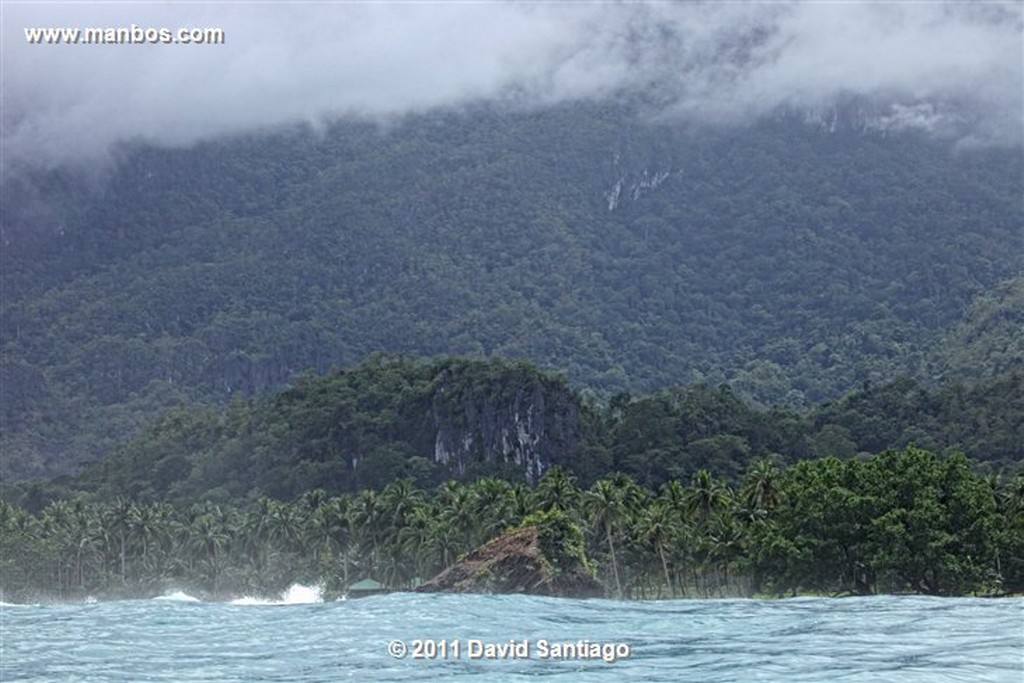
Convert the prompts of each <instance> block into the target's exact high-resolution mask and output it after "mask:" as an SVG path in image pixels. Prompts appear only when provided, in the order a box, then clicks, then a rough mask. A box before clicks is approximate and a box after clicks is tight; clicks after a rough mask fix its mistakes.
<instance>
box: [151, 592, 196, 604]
mask: <svg viewBox="0 0 1024 683" xmlns="http://www.w3.org/2000/svg"><path fill="white" fill-rule="evenodd" d="M153 599H154V600H170V601H172V602H201V601H200V600H199V598H196V597H193V596H191V595H189V594H188V593H185V592H184V591H174V592H173V593H167V594H166V595H160V596H158V597H155V598H153Z"/></svg>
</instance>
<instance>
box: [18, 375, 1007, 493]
mask: <svg viewBox="0 0 1024 683" xmlns="http://www.w3.org/2000/svg"><path fill="white" fill-rule="evenodd" d="M1022 416H1024V373H1022V372H1015V373H1010V374H1008V375H1006V376H1004V377H1002V378H1000V379H998V380H996V381H993V382H989V383H983V384H980V385H978V386H977V387H975V388H967V387H964V386H962V385H949V386H947V387H944V388H943V389H940V390H935V391H928V390H926V389H924V388H922V387H921V386H920V385H918V384H916V383H915V382H913V381H910V380H900V381H897V382H892V383H886V384H881V385H878V386H866V387H862V388H861V389H859V390H857V391H855V392H852V393H851V394H849V395H847V396H845V397H843V398H842V399H841V400H839V401H835V402H833V403H828V404H824V405H821V406H818V407H816V408H815V409H813V410H810V411H806V412H796V411H793V410H787V409H783V408H775V409H773V410H769V411H762V410H755V409H752V408H751V407H750V406H748V405H747V404H745V403H744V402H743V401H742V400H740V399H739V398H738V397H737V396H736V395H735V394H734V393H733V392H732V390H730V389H729V388H728V387H727V386H724V385H723V386H720V387H710V386H707V385H696V386H693V387H688V388H674V389H670V390H665V391H659V392H656V393H653V394H649V395H646V396H636V397H631V396H629V395H626V394H617V395H616V396H614V397H613V398H612V399H611V400H610V401H609V402H608V404H607V405H598V404H595V403H594V402H593V401H592V399H591V398H588V396H587V395H586V394H583V393H581V392H576V391H573V390H572V389H571V388H570V387H569V386H568V384H567V381H566V379H565V378H564V377H561V376H557V375H552V374H549V373H544V372H541V371H539V370H537V369H536V368H534V367H533V366H531V365H530V364H528V363H524V362H515V363H511V362H508V361H502V360H491V361H472V360H465V359H441V360H437V361H431V362H425V361H414V360H412V359H409V358H403V357H389V356H382V355H376V356H374V357H372V358H371V359H370V360H369V361H367V362H366V363H363V364H361V365H359V366H357V367H355V368H352V369H350V370H346V371H337V372H332V373H329V374H328V375H326V376H324V377H306V378H303V379H302V380H300V381H299V382H298V383H297V384H296V386H294V387H291V388H289V389H287V390H285V391H283V392H280V393H277V394H273V395H264V396H261V397H258V398H255V399H252V400H243V399H242V398H240V397H236V398H235V399H234V400H233V401H232V402H231V403H230V405H228V406H227V407H226V408H225V409H224V410H222V411H216V410H213V409H210V408H208V407H205V406H194V407H191V408H181V409H177V410H173V411H170V412H168V413H167V414H165V415H164V416H163V417H162V418H161V419H160V420H158V421H156V422H155V423H154V424H152V425H150V426H149V427H147V428H146V429H144V430H143V432H142V433H141V434H140V435H139V436H138V437H137V438H135V439H133V440H132V441H130V442H129V443H128V444H126V445H124V446H122V447H120V448H118V449H117V450H116V451H115V452H114V453H113V454H112V455H111V456H110V457H109V458H107V459H106V460H104V461H103V462H101V463H98V464H96V465H94V466H92V467H90V468H89V469H88V470H87V471H86V472H85V473H83V475H81V476H80V477H78V478H75V479H68V478H65V479H62V480H58V481H55V482H53V483H52V484H48V485H47V486H44V487H42V488H39V487H38V485H35V484H32V485H27V486H24V485H23V486H20V487H15V488H8V489H5V490H3V491H0V494H2V495H3V497H4V498H6V499H7V500H11V501H17V502H20V503H21V504H24V505H26V506H27V507H29V508H30V509H37V508H39V507H41V506H42V505H43V504H45V502H46V501H47V500H49V499H51V498H53V497H67V498H72V497H74V495H75V494H76V493H86V494H87V495H89V496H90V497H91V498H93V499H96V500H103V501H111V500H114V499H116V498H118V497H120V496H125V497H127V498H130V499H135V500H141V501H169V502H173V503H175V504H190V503H193V502H197V501H217V502H223V503H238V502H241V501H245V500H251V499H253V497H256V496H260V495H264V496H271V497H274V498H278V499H282V500H291V499H294V498H296V497H298V496H300V495H302V494H304V493H306V492H308V491H311V490H315V489H322V490H324V491H327V492H330V493H353V494H354V493H357V492H359V491H363V490H367V489H374V490H379V489H381V488H383V487H385V486H387V485H388V484H390V483H391V482H394V481H396V480H399V479H409V480H411V481H412V482H413V483H414V484H415V485H416V486H418V487H421V488H423V489H426V490H430V489H434V488H436V487H437V486H440V485H441V484H442V483H443V482H445V481H448V480H452V479H456V480H461V481H464V482H472V481H475V480H477V479H479V478H481V477H500V478H502V479H505V480H507V481H510V482H513V483H522V484H536V483H537V482H538V481H539V480H540V479H541V478H542V477H543V476H544V475H545V474H547V473H549V472H551V471H552V470H554V469H556V468H561V469H562V470H563V471H567V472H570V473H572V474H573V475H574V476H576V477H578V478H579V480H580V481H581V482H583V483H585V484H586V485H590V484H591V483H593V482H595V481H597V480H599V479H601V478H602V477H607V476H612V475H614V474H616V473H619V474H625V475H627V476H628V477H630V478H632V479H633V480H634V481H636V482H637V483H638V484H641V485H643V486H644V487H646V488H648V489H650V490H657V489H659V488H660V487H661V486H662V485H664V484H666V483H667V482H669V481H671V480H678V481H684V482H685V481H690V480H691V479H692V478H693V477H694V476H695V475H696V474H697V473H698V472H699V471H700V470H707V471H709V472H711V473H712V474H714V475H715V476H717V477H720V478H722V479H723V480H724V481H726V482H729V483H730V484H732V485H734V486H735V485H738V484H739V481H740V478H741V476H742V473H743V472H744V471H745V470H746V469H747V468H748V466H750V465H751V463H753V462H754V461H756V460H760V459H765V458H768V459H772V460H774V461H775V462H776V464H785V463H793V462H796V461H798V460H811V459H818V458H825V457H829V456H834V457H838V458H841V459H851V458H854V457H858V456H864V455H867V454H873V453H881V452H883V451H886V450H888V449H898V448H905V447H907V446H910V445H915V444H916V445H918V446H920V447H923V448H927V449H929V450H931V451H932V452H933V453H935V454H937V455H940V456H949V455H952V454H954V453H965V454H967V455H968V456H969V457H970V458H971V459H972V460H974V461H975V462H978V463H984V466H985V467H986V468H988V470H989V471H990V472H996V473H999V472H1006V473H1012V472H1013V471H1014V470H1015V469H1016V468H1018V467H1019V466H1020V464H1021V463H1022V462H1024V419H1022Z"/></svg>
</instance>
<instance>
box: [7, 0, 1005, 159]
mask: <svg viewBox="0 0 1024 683" xmlns="http://www.w3.org/2000/svg"><path fill="white" fill-rule="evenodd" d="M2 18H3V25H2V41H3V48H2V58H3V62H2V96H3V97H2V105H3V110H2V117H0V131H2V145H3V152H4V157H5V159H4V161H5V166H6V165H7V164H11V163H15V164H17V163H21V162H25V161H27V160H31V161H34V162H38V163H42V164H54V163H60V162H62V161H65V160H68V159H89V158H96V157H101V156H102V155H103V154H104V153H105V151H106V150H108V149H109V148H110V146H111V144H112V143H114V142H117V141H120V140H128V139H138V138H144V139H148V140H152V141H154V142H158V143H161V144H188V143H190V142H193V141H195V140H198V139H202V138H206V137H211V136H215V135H219V134H224V133H231V132H239V131H246V130H252V129H258V128H260V127H264V126H272V125H278V124H282V123H289V122H296V121H307V122H311V123H314V124H318V123H320V122H322V121H325V120H329V119H330V118H333V117H336V116H360V117H384V116H393V115H401V114H403V113H407V112H416V111H424V110H427V109H430V108H433V107H438V106H457V105H460V104H467V103H474V102H481V101H493V100H497V101H504V102H508V103H510V104H513V105H515V106H543V105H546V104H550V103H557V102H562V101H567V100H575V99H598V98H606V97H612V96H615V95H616V94H620V93H623V92H629V91H630V90H635V89H640V88H653V89H654V90H653V92H656V93H657V99H658V101H659V102H660V103H661V107H662V110H663V111H664V113H665V114H666V115H668V116H676V117H683V118H696V119H700V120H703V121H711V122H715V121H731V122H741V121H744V120H748V119H753V118H755V117H756V116H759V115H763V114H765V113H767V112H770V111H772V110H773V109H775V108H777V107H779V106H782V105H787V106H792V107H797V108H804V109H810V110H818V109H823V108H827V107H829V106H831V104H832V103H833V102H835V101H836V100H837V99H839V98H845V97H849V96H865V97H870V98H872V99H874V100H877V101H878V102H879V103H880V104H881V105H882V106H883V111H884V112H886V113H887V115H888V116H889V120H890V121H891V122H893V123H896V122H903V123H904V124H907V125H919V126H925V127H928V126H938V127H939V128H942V129H945V128H944V125H943V118H942V117H946V119H950V118H956V117H958V116H960V114H959V113H958V112H960V111H961V110H960V109H959V107H965V108H966V109H968V110H969V111H970V112H971V114H970V119H969V125H968V124H964V123H963V122H961V126H960V127H959V128H958V132H957V135H958V136H959V137H960V138H962V139H965V141H967V142H972V141H973V142H980V143H983V144H989V143H995V144H1006V143H1008V142H1010V143H1015V142H1019V141H1020V139H1021V128H1022V125H1024V124H1022V118H1024V114H1022V88H1024V85H1022V82H1024V74H1022V64H1024V43H1022V34H1024V31H1022V10H1021V6H1020V5H1019V4H1015V3H1009V4H987V5H977V4H951V5H940V4H936V3H909V2H904V3H893V4H881V3H870V4H869V3H856V2H827V3H826V2H821V3H810V2H804V3H799V4H764V3H758V4H726V3H720V4H719V3H715V4H711V3H708V4H682V5H681V4H667V3H658V4H608V3H601V4H598V3H592V4H566V3H560V4H528V3H517V4H511V3H503V2H478V3H454V2H447V3H433V2H422V3H403V4H379V3H376V4H351V3H346V4H340V3H323V2H320V3H290V4H285V3H239V2H234V3H206V2H204V3H165V4H124V3H119V4H113V3H111V4H84V3H66V4H38V3H26V4H17V3H14V2H10V1H5V2H4V3H3V5H2ZM132 24H136V25H138V26H140V27H144V28H148V27H168V28H172V29H177V28H179V27H194V26H199V27H219V28H222V29H223V30H224V32H225V35H226V39H227V42H226V44H224V45H212V46H185V45H108V46H84V45H78V46H67V45H29V44H28V43H27V42H26V40H25V33H24V29H25V28H26V27H46V26H54V27H76V26H78V27H118V26H130V25H132Z"/></svg>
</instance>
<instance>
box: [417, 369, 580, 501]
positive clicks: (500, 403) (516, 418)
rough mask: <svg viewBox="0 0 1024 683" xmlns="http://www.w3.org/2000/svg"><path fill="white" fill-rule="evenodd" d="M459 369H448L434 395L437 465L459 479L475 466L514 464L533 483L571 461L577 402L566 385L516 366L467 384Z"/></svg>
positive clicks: (575, 446)
mask: <svg viewBox="0 0 1024 683" xmlns="http://www.w3.org/2000/svg"><path fill="white" fill-rule="evenodd" d="M459 370H461V369H459ZM459 370H448V371H446V373H445V374H444V375H443V376H442V377H440V378H439V379H438V382H437V386H436V389H435V391H434V394H433V397H432V405H431V415H432V417H433V421H434V433H435V439H434V459H435V460H436V461H437V462H439V463H441V464H444V465H447V466H448V467H449V469H450V470H451V471H452V472H453V474H455V475H457V476H463V475H465V474H466V469H467V467H469V466H471V465H472V464H473V463H474V462H487V463H494V462H498V463H500V464H506V463H508V464H511V463H515V465H516V467H517V469H522V471H523V472H524V473H525V475H526V480H527V481H528V482H529V483H531V484H535V483H536V482H537V481H538V480H539V479H540V478H541V476H542V475H543V473H544V472H545V471H546V470H547V469H548V468H550V467H551V466H552V465H555V464H560V463H562V462H567V461H570V460H571V459H572V458H573V456H574V455H575V452H576V451H577V450H578V448H579V444H580V435H579V434H580V427H579V421H580V414H579V404H578V403H577V400H576V397H575V396H574V395H573V393H572V392H571V391H570V390H569V389H568V388H567V387H566V386H565V385H564V384H562V383H560V382H558V381H555V380H553V379H551V378H547V377H544V376H543V375H541V374H540V373H537V372H536V371H534V370H531V371H528V372H523V371H521V370H517V369H515V368H508V369H505V370H504V371H503V372H502V373H501V375H499V376H496V377H493V378H491V381H490V382H486V383H479V384H475V383H474V384H469V383H468V382H466V381H465V379H464V378H462V377H459V376H458V375H459ZM467 385H468V386H467Z"/></svg>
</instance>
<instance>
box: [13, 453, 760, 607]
mask: <svg viewBox="0 0 1024 683" xmlns="http://www.w3.org/2000/svg"><path fill="white" fill-rule="evenodd" d="M777 477H778V470H777V468H776V467H775V465H774V464H773V463H771V462H769V461H764V462H761V463H758V464H756V465H754V466H753V467H752V468H751V470H750V472H749V476H748V480H747V483H746V485H745V486H744V487H743V488H742V489H741V490H740V491H738V492H736V491H733V490H732V489H731V488H730V487H728V486H727V485H726V484H725V483H724V482H723V481H722V480H719V479H717V478H715V477H714V476H712V475H711V474H710V473H708V472H707V471H700V472H698V473H697V475H696V476H695V477H694V478H693V480H692V482H691V483H690V485H689V486H684V485H682V484H681V483H680V482H677V481H673V482H670V483H669V484H667V485H665V486H664V487H663V488H662V489H661V491H659V492H657V493H653V492H650V491H647V490H645V489H644V488H642V487H640V486H639V485H637V484H636V483H635V482H634V481H633V480H632V479H630V478H629V477H627V476H625V475H622V474H616V475H613V476H611V477H609V478H606V479H602V480H600V481H598V482H596V483H595V484H594V485H593V486H591V487H590V488H589V489H583V488H581V487H580V486H579V485H578V484H577V481H576V480H575V478H574V477H573V476H572V475H570V474H568V473H567V472H565V471H563V470H561V469H558V468H555V469H552V470H550V471H549V472H548V473H547V475H546V476H545V477H544V478H543V479H542V480H541V481H540V482H539V484H538V485H537V486H536V487H535V488H532V489H531V488H529V487H527V486H525V485H523V484H516V483H510V482H508V481H505V480H501V479H495V478H484V479H479V480H477V481H475V482H472V483H459V482H454V481H452V482H448V483H445V484H444V485H442V486H441V487H439V489H437V490H436V491H434V492H431V493H430V494H429V495H428V493H427V492H425V491H422V490H420V489H418V488H416V487H415V486H414V485H413V484H412V483H411V482H410V481H409V480H398V481H394V482H392V483H391V484H389V485H387V486H386V487H385V488H384V489H382V490H381V491H379V492H375V491H363V492H361V493H359V494H357V495H352V496H331V495H328V494H327V493H325V492H324V491H322V490H315V491H311V492H308V493H306V494H304V495H303V496H301V497H300V498H299V499H297V500H295V501H293V502H282V501H276V500H271V499H268V498H265V497H260V498H256V499H255V500H253V501H251V502H250V503H249V504H247V505H244V506H232V505H222V504H215V503H209V502H207V503H200V504H195V505H192V506H190V507H187V508H180V509H178V508H174V507H172V506H170V505H168V504H166V503H138V502H133V501H130V500H127V499H124V498H119V499H116V500H114V501H112V502H106V503H89V502H83V501H74V502H72V501H65V500H61V501H57V502H54V503H52V504H50V505H49V506H48V507H46V508H45V509H44V510H43V511H42V512H41V513H40V514H39V515H38V516H33V515H31V514H29V513H27V512H26V511H24V510H22V509H20V508H16V507H14V506H12V505H9V504H7V503H3V502H0V570H2V576H0V581H2V586H0V587H2V588H3V589H4V590H5V591H6V592H7V593H8V594H17V593H31V592H52V593H56V594H58V595H59V596H62V597H73V596H76V595H79V596H82V595H87V594H96V593H107V594H147V593H153V592H158V591H160V590H163V589H165V588H166V587H169V586H179V587H187V588H190V589H191V590H195V591H198V592H205V593H207V594H210V595H228V594H272V593H276V592H279V591H281V590H283V589H284V588H286V587H287V586H288V585H290V584H291V583H293V582H303V583H307V582H320V583H322V584H323V585H325V586H326V587H327V588H328V589H329V590H335V591H341V590H343V589H344V588H345V587H347V586H348V585H350V584H351V583H352V582H354V581H355V580H358V579H360V578H363V577H365V576H370V577H373V578H376V579H378V580H380V581H382V582H383V583H384V584H385V585H388V586H391V587H394V588H402V587H409V586H412V585H414V584H415V583H417V582H418V581H420V580H422V579H427V578H430V577H431V576H433V575H434V574H436V573H437V572H439V571H440V570H442V569H444V568H445V567H447V566H450V565H451V564H452V563H454V562H455V561H456V560H457V559H458V557H459V556H460V555H462V554H464V553H466V552H468V551H469V550H471V549H473V548H475V547H477V546H479V545H481V544H483V543H485V542H486V541H488V540H489V539H491V538H494V537H496V536H498V535H499V534H501V533H502V532H503V531H505V530H506V529H509V528H511V527H514V526H516V525H518V524H519V523H520V522H521V521H522V520H523V519H524V518H525V517H527V516H528V515H529V514H531V513H533V512H536V511H546V510H552V509H558V510H560V511H562V512H564V513H566V514H567V515H568V516H569V518H570V519H571V520H573V521H574V522H575V523H577V524H578V525H579V526H580V528H581V529H582V530H583V531H584V534H585V538H586V540H587V544H588V548H587V549H588V556H589V557H590V558H591V561H592V563H593V565H594V567H595V569H596V571H597V572H598V574H599V577H600V578H601V579H603V580H604V582H605V585H606V586H607V587H608V592H609V594H610V595H615V596H622V597H631V596H632V597H653V596H671V595H710V594H724V593H738V592H743V591H747V590H749V589H750V586H749V582H747V583H745V582H744V577H743V576H742V575H741V573H740V572H738V571H737V570H742V569H743V566H744V565H743V562H741V560H742V559H743V556H744V549H745V544H746V543H747V539H748V536H749V534H748V533H747V531H748V530H749V528H750V527H751V525H752V524H754V523H756V522H757V521H758V520H760V519H762V518H764V517H765V516H766V515H767V514H768V513H769V512H770V510H771V509H772V507H773V505H774V504H775V502H776V501H775V498H776V496H777V495H778V494H777V485H776V480H777Z"/></svg>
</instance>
